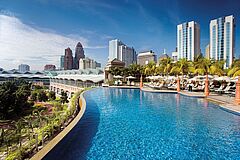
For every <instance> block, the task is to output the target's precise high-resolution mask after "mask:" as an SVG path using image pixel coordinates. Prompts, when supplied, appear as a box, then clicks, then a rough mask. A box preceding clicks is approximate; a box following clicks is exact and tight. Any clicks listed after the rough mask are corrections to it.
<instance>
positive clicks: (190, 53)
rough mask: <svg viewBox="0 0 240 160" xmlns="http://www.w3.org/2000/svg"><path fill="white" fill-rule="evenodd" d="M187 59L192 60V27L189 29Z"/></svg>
mask: <svg viewBox="0 0 240 160" xmlns="http://www.w3.org/2000/svg"><path fill="white" fill-rule="evenodd" d="M189 43H190V45H189V57H190V59H193V53H192V27H189Z"/></svg>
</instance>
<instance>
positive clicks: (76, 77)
mask: <svg viewBox="0 0 240 160" xmlns="http://www.w3.org/2000/svg"><path fill="white" fill-rule="evenodd" d="M53 78H54V79H67V80H71V79H72V80H75V81H76V80H80V81H83V82H85V81H92V82H94V83H98V82H101V81H103V80H104V75H103V74H102V75H84V74H75V75H67V74H61V75H58V76H55V77H53Z"/></svg>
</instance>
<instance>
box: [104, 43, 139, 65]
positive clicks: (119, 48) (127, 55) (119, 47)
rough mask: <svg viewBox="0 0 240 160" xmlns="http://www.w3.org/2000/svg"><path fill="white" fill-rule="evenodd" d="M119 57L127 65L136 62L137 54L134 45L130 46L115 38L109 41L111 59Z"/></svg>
mask: <svg viewBox="0 0 240 160" xmlns="http://www.w3.org/2000/svg"><path fill="white" fill-rule="evenodd" d="M115 58H117V59H118V60H121V61H123V62H124V63H125V66H126V67H127V66H129V65H130V64H133V63H134V64H136V61H137V55H136V51H135V50H134V48H133V47H128V46H126V45H125V44H124V43H122V42H121V41H120V40H118V39H115V40H111V41H109V57H108V59H109V61H112V60H113V59H115Z"/></svg>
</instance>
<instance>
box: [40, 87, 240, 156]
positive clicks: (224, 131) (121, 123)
mask: <svg viewBox="0 0 240 160" xmlns="http://www.w3.org/2000/svg"><path fill="white" fill-rule="evenodd" d="M85 97H86V101H87V112H86V114H84V119H82V120H81V121H80V122H79V123H78V124H77V126H76V127H75V128H74V129H73V131H71V133H70V134H69V135H68V136H67V137H66V138H64V140H63V141H62V142H61V143H60V144H58V145H57V146H56V147H55V148H54V150H53V151H51V152H50V153H49V154H48V155H47V156H46V157H45V159H103V160H108V159H239V157H240V152H239V148H240V143H239V142H240V137H239V135H240V127H239V126H240V118H239V117H240V116H237V115H234V114H231V113H228V112H225V111H223V110H221V109H220V108H219V107H218V106H217V105H215V104H213V103H209V102H207V101H205V100H204V99H198V98H192V97H187V96H182V95H179V94H168V93H166V94H165V93H150V92H142V91H140V90H138V89H114V88H100V89H94V90H91V91H88V92H87V93H86V94H85Z"/></svg>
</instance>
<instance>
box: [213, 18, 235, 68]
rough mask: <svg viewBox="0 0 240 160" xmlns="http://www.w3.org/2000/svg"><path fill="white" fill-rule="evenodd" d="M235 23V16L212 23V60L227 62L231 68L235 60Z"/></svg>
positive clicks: (215, 20)
mask: <svg viewBox="0 0 240 160" xmlns="http://www.w3.org/2000/svg"><path fill="white" fill-rule="evenodd" d="M234 35H235V21H234V17H233V15H230V16H226V17H220V18H218V19H214V20H211V21H210V58H211V59H214V60H225V62H226V63H225V64H224V68H229V67H230V66H231V64H232V62H233V59H234V47H235V46H234V45H235V44H234V43H235V39H234Z"/></svg>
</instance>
